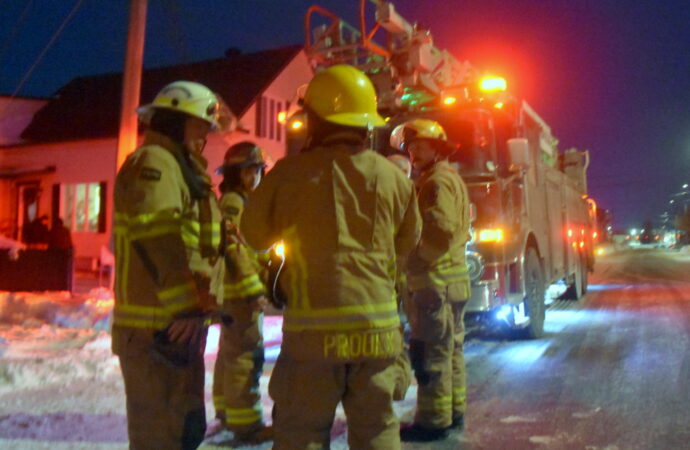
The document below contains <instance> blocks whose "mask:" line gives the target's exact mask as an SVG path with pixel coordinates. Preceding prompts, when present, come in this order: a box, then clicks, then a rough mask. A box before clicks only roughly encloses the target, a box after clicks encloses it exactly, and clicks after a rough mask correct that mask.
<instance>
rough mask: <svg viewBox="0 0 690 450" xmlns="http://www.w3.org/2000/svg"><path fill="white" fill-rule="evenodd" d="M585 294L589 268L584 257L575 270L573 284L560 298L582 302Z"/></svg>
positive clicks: (569, 285)
mask: <svg viewBox="0 0 690 450" xmlns="http://www.w3.org/2000/svg"><path fill="white" fill-rule="evenodd" d="M585 292H587V267H586V263H585V261H584V257H582V256H581V257H580V261H579V262H578V264H577V269H576V270H575V276H574V277H573V282H572V283H570V284H568V289H566V291H565V292H564V293H563V294H561V297H560V298H562V299H564V300H580V299H581V298H582V296H583V295H585Z"/></svg>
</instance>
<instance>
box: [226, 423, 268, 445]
mask: <svg viewBox="0 0 690 450" xmlns="http://www.w3.org/2000/svg"><path fill="white" fill-rule="evenodd" d="M233 434H234V435H235V439H233V441H235V442H236V443H242V444H251V445H256V444H261V443H263V442H268V441H272V440H273V426H270V425H269V426H261V427H260V428H255V429H253V430H251V431H247V432H243V433H240V432H234V433H233Z"/></svg>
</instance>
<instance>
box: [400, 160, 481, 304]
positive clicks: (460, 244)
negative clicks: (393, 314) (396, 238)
mask: <svg viewBox="0 0 690 450" xmlns="http://www.w3.org/2000/svg"><path fill="white" fill-rule="evenodd" d="M417 186H418V195H417V197H418V202H419V211H420V213H421V215H422V221H423V225H422V237H421V239H420V240H419V244H418V245H417V248H416V249H415V251H414V252H413V253H412V255H411V257H410V261H409V264H408V272H407V275H408V288H409V289H410V290H412V291H416V290H419V289H422V288H425V287H431V286H437V287H440V286H447V285H449V284H451V283H461V284H462V285H463V286H464V287H465V290H466V294H467V296H468V297H469V294H470V280H469V275H468V272H467V264H466V261H465V244H466V243H467V241H468V240H469V238H470V233H469V227H470V212H469V211H470V201H469V195H468V193H467V187H466V186H465V183H464V182H463V181H462V178H460V175H458V173H457V171H456V170H455V169H454V168H453V167H451V165H450V164H449V163H448V162H447V161H445V160H442V161H439V162H437V163H436V164H434V165H433V166H432V167H431V168H430V169H429V170H427V171H426V172H424V173H423V174H422V176H421V177H420V179H419V180H418V182H417Z"/></svg>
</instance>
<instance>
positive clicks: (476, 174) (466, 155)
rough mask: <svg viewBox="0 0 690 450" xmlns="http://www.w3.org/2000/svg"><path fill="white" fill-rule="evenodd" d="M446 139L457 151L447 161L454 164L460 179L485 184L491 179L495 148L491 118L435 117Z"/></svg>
mask: <svg viewBox="0 0 690 450" xmlns="http://www.w3.org/2000/svg"><path fill="white" fill-rule="evenodd" d="M434 119H435V120H438V121H439V122H440V123H441V125H442V126H443V128H444V130H446V134H447V135H448V139H449V140H450V141H451V143H452V144H453V145H454V146H455V147H456V148H457V150H456V151H455V153H454V154H453V155H452V156H451V161H453V162H455V163H457V165H458V166H459V170H460V173H461V175H462V176H463V178H465V179H468V180H470V179H477V180H482V179H483V180H487V179H492V178H494V177H495V171H496V168H497V161H496V148H495V139H494V135H493V130H492V127H491V123H492V122H491V117H490V116H489V115H488V114H486V113H485V112H484V111H481V110H471V111H465V112H463V113H461V114H457V112H455V113H454V114H452V115H451V114H443V115H439V117H438V118H434Z"/></svg>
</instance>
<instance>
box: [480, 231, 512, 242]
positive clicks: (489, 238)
mask: <svg viewBox="0 0 690 450" xmlns="http://www.w3.org/2000/svg"><path fill="white" fill-rule="evenodd" d="M504 237H505V236H504V233H503V230H502V229H501V228H489V229H484V230H477V231H475V232H474V240H475V241H476V242H503V238H504Z"/></svg>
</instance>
